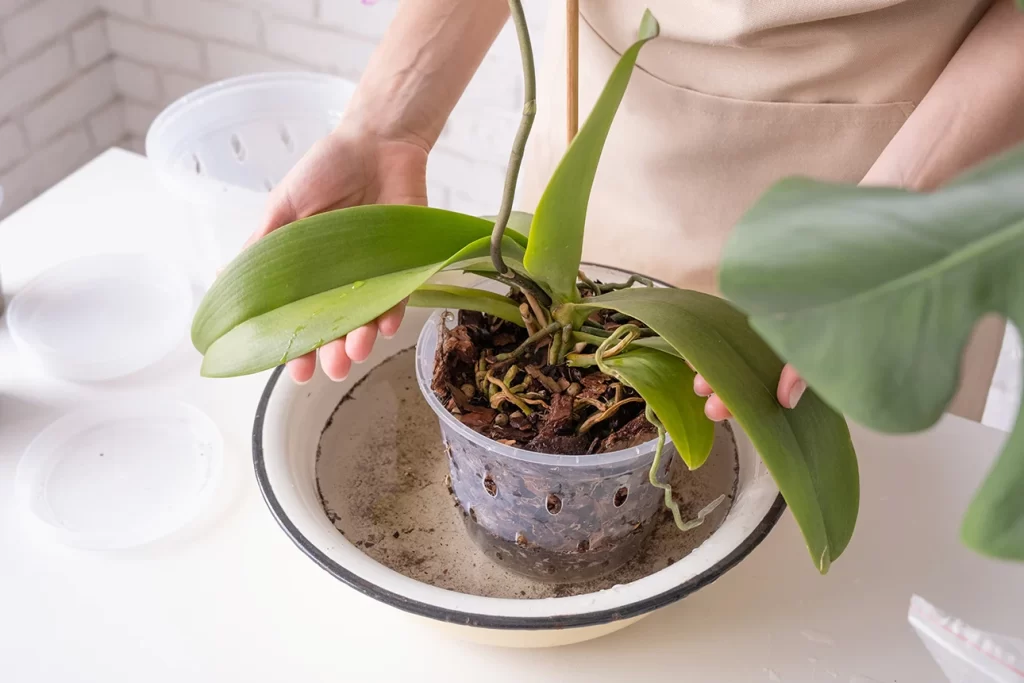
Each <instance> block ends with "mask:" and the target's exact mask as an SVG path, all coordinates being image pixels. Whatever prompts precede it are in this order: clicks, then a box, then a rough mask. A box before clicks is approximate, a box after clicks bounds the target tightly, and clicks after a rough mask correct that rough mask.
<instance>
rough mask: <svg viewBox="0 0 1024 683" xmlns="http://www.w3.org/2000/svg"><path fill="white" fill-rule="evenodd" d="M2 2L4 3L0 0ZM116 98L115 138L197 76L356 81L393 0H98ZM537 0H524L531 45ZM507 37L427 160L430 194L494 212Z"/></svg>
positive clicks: (135, 142)
mask: <svg viewBox="0 0 1024 683" xmlns="http://www.w3.org/2000/svg"><path fill="white" fill-rule="evenodd" d="M2 1H5V0H0V2H2ZM6 1H7V2H10V1H11V0H6ZM99 3H100V5H101V6H102V7H103V8H104V9H105V10H106V11H107V19H106V32H107V35H108V37H109V40H110V45H111V47H112V51H113V53H114V75H115V84H116V87H117V90H118V94H119V95H120V96H121V97H122V98H123V99H124V101H125V110H124V123H125V126H126V128H127V130H128V132H129V134H130V136H131V137H130V139H129V140H127V141H125V143H124V144H125V145H126V146H128V147H130V148H133V149H142V146H143V143H142V138H143V137H144V136H145V132H146V130H147V128H148V126H149V124H150V123H151V122H152V118H153V117H155V116H156V114H157V113H158V112H159V110H160V109H161V108H162V107H164V106H166V105H167V104H168V103H170V102H172V101H173V100H175V99H177V98H179V97H181V96H182V95H183V94H185V93H187V92H189V91H190V90H193V89H195V88H197V87H199V86H201V85H203V84H205V83H210V82H213V81H217V80H221V79H224V78H230V77H232V76H239V75H243V74H248V73H254V72H258V71H288V70H313V71H324V72H328V73H333V74H337V75H341V76H343V77H346V78H349V79H351V80H358V78H359V76H360V74H361V72H362V70H363V69H364V68H365V66H366V63H367V61H368V60H369V58H370V55H371V54H372V53H373V50H374V48H375V47H376V45H377V42H378V41H379V40H380V38H381V36H382V35H383V34H384V31H385V30H386V29H387V26H388V24H389V23H390V21H391V19H392V18H393V17H394V15H395V12H396V11H397V8H398V0H378V1H377V2H375V3H374V2H370V3H369V4H364V2H363V1H362V0H99ZM546 5H547V3H546V2H544V0H527V1H526V9H527V13H528V16H529V17H530V20H531V22H530V23H531V28H532V29H533V31H534V38H535V44H536V47H537V49H538V50H539V49H540V48H541V43H542V40H541V37H542V32H543V24H544V19H545V18H546V12H547V7H546ZM518 55H519V53H518V47H517V45H516V39H515V33H514V31H513V29H512V27H511V26H509V27H507V28H506V30H505V31H503V33H502V35H501V36H500V37H499V39H498V41H497V42H496V44H495V47H494V49H493V50H492V51H491V53H490V54H489V55H488V57H487V59H486V60H485V62H484V65H483V66H482V67H481V69H480V72H479V73H478V75H477V77H476V78H474V79H473V82H472V83H471V84H470V87H469V88H468V89H467V92H466V96H465V97H464V98H463V101H462V102H461V103H460V104H459V106H458V107H457V108H456V111H455V113H454V114H453V116H452V119H451V121H450V122H449V125H448V127H447V128H446V129H445V131H444V134H443V135H442V137H441V140H440V141H439V143H438V148H437V153H436V154H434V155H433V156H432V158H431V161H430V168H429V184H430V188H431V192H430V197H431V201H432V202H433V203H435V204H437V205H443V206H446V207H452V208H461V209H465V210H476V209H483V210H485V211H487V212H494V211H495V210H496V208H497V203H498V201H499V198H500V193H501V182H502V175H503V173H504V168H505V164H506V163H507V159H508V151H509V145H511V142H512V137H513V135H514V134H515V129H516V126H517V125H518V122H519V112H520V110H521V106H522V104H521V98H522V78H521V76H520V74H519V70H520V65H519V57H518Z"/></svg>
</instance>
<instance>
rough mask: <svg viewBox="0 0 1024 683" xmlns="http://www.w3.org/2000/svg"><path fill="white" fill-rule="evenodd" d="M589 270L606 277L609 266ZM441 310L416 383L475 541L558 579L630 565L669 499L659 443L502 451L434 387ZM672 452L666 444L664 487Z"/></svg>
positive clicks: (503, 558) (516, 566)
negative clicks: (586, 451) (585, 451)
mask: <svg viewBox="0 0 1024 683" xmlns="http://www.w3.org/2000/svg"><path fill="white" fill-rule="evenodd" d="M586 271H587V273H588V274H590V275H591V277H600V276H602V275H605V273H606V272H608V269H603V268H602V269H593V268H587V269H586ZM599 271H600V272H599ZM612 272H615V271H612ZM626 277H627V276H626V275H625V274H623V275H622V277H621V278H620V277H618V276H616V277H614V279H616V280H618V279H622V280H624V279H625V278H626ZM444 314H445V311H437V312H435V313H434V315H432V316H431V317H430V319H429V320H428V321H427V324H426V325H425V326H424V328H423V330H422V332H421V333H420V337H419V341H418V342H417V344H416V377H417V380H418V382H419V386H420V390H421V391H422V392H423V396H424V397H425V398H426V401H427V403H428V405H430V407H431V409H433V411H434V412H435V413H436V414H437V417H438V420H439V421H440V423H441V436H442V439H443V440H444V443H445V450H446V451H447V453H448V458H449V461H448V465H449V473H450V476H451V489H452V493H453V495H454V497H455V499H456V502H457V504H458V506H459V508H460V510H461V512H462V514H463V519H464V521H465V523H466V529H467V530H468V532H469V534H470V537H471V538H472V539H473V541H474V542H475V543H476V544H477V546H479V547H480V549H481V550H483V551H484V553H486V555H487V556H488V557H489V558H491V559H492V560H494V561H497V562H499V563H501V564H503V565H505V566H506V567H507V568H508V569H510V570H512V571H514V572H516V573H518V574H523V575H525V576H529V577H531V578H533V579H536V580H539V581H545V582H552V583H570V582H575V581H586V580H590V579H593V578H597V577H600V576H603V575H605V574H608V573H610V572H612V571H614V570H616V569H617V568H619V567H621V566H622V565H623V564H625V563H626V562H628V561H629V560H630V559H632V558H633V557H634V556H635V555H636V554H637V552H639V550H640V547H641V546H642V545H643V543H644V541H645V540H646V539H647V537H648V535H649V534H650V532H651V530H652V528H653V524H652V518H653V517H654V516H655V515H656V514H658V513H659V511H660V510H661V508H662V504H663V501H664V493H663V492H662V491H661V489H658V488H656V487H654V486H651V484H650V482H649V481H648V473H649V471H650V468H651V464H652V463H653V461H654V452H655V441H650V442H647V443H645V444H642V445H640V446H637V447H635V448H630V449H627V450H621V451H615V452H611V453H601V454H596V455H579V456H575V455H573V456H567V455H548V454H544V453H537V452H534V451H527V450H522V449H519V448H513V447H509V446H505V445H503V444H500V443H497V442H495V441H493V440H491V439H489V438H487V437H485V436H484V435H482V434H479V433H477V432H475V431H473V430H472V429H470V428H469V427H466V426H465V425H463V424H462V423H461V422H459V421H458V420H457V419H455V418H454V417H453V416H452V414H451V413H449V412H448V410H447V409H446V408H445V407H444V405H442V403H441V401H440V400H438V398H437V396H436V395H435V394H434V392H433V390H432V389H431V386H430V385H431V378H432V376H433V369H434V354H435V350H436V348H437V342H438V333H439V332H440V327H439V326H440V325H441V324H442V321H443V320H444V319H445V317H446V316H445V315H444ZM451 317H452V316H448V318H451ZM445 324H448V325H450V326H454V322H449V323H445ZM675 454H676V450H675V447H674V446H673V445H672V443H671V440H667V442H666V445H665V452H664V454H663V457H662V462H663V464H662V466H661V470H660V472H659V479H661V480H662V481H665V480H666V479H667V478H668V473H669V469H670V468H671V467H672V465H673V463H674V462H675V460H676V455H675Z"/></svg>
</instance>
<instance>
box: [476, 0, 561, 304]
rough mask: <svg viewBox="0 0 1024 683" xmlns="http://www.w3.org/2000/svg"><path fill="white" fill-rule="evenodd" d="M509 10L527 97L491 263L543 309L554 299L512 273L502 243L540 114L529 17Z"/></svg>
mask: <svg viewBox="0 0 1024 683" xmlns="http://www.w3.org/2000/svg"><path fill="white" fill-rule="evenodd" d="M508 6H509V9H510V10H511V13H512V23H514V24H515V27H516V36H517V37H518V39H519V52H520V54H521V56H522V59H523V91H524V94H525V97H524V102H523V116H522V118H521V119H520V121H519V130H518V131H516V137H515V140H514V141H513V143H512V153H511V155H509V159H508V170H507V171H506V173H505V189H504V191H503V192H502V195H501V208H500V209H499V210H498V216H497V218H496V219H495V220H494V229H493V230H492V232H491V262H492V263H493V264H494V268H495V270H497V271H498V275H501V276H503V277H506V278H508V280H509V281H510V282H511V283H512V284H514V285H516V286H517V287H518V288H519V289H521V290H522V291H523V292H524V293H526V292H530V293H531V294H532V295H533V296H534V297H536V299H537V300H538V301H539V302H541V303H542V304H543V305H545V306H548V305H550V304H551V297H549V296H548V295H547V293H545V292H544V290H543V289H541V288H540V287H538V286H537V285H536V283H534V282H531V281H530V280H529V279H528V278H525V277H523V276H522V275H520V274H519V273H517V272H515V271H514V270H510V269H509V267H508V266H507V265H506V264H505V260H504V259H503V258H502V256H501V241H502V239H503V238H504V236H505V228H506V227H507V226H508V219H509V216H511V215H512V201H513V200H514V199H515V194H516V183H517V182H518V180H519V167H520V166H522V163H523V153H524V152H525V150H526V141H527V139H529V137H530V129H531V128H533V117H534V116H535V115H536V113H537V77H536V73H535V70H534V66H533V46H532V45H531V44H530V30H529V28H528V27H527V25H526V15H525V14H524V13H523V3H522V2H521V0H508Z"/></svg>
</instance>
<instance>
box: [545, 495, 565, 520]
mask: <svg viewBox="0 0 1024 683" xmlns="http://www.w3.org/2000/svg"><path fill="white" fill-rule="evenodd" d="M561 511H562V499H561V498H559V497H558V496H556V495H555V494H553V493H549V494H548V512H550V513H551V514H553V515H557V514H558V513H559V512H561Z"/></svg>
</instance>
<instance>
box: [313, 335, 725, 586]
mask: <svg viewBox="0 0 1024 683" xmlns="http://www.w3.org/2000/svg"><path fill="white" fill-rule="evenodd" d="M414 364H415V352H414V350H412V349H410V350H407V351H404V352H401V353H399V354H397V355H395V356H393V357H391V358H390V359H389V360H386V361H384V362H383V363H381V364H380V365H379V366H377V367H376V368H374V369H373V370H372V371H371V372H370V373H369V374H368V375H367V376H366V377H365V378H364V379H363V381H361V382H360V383H359V384H358V385H356V386H355V387H354V388H353V389H352V391H351V392H350V393H349V394H348V395H347V396H346V397H345V398H344V399H343V400H342V401H341V403H340V404H339V405H338V407H337V409H336V410H335V412H334V414H333V415H332V417H331V419H330V421H328V423H327V425H326V427H325V428H324V431H323V434H322V436H321V438H320V444H319V448H318V451H317V462H316V480H317V487H318V491H319V495H320V499H321V502H322V505H323V508H324V511H325V513H326V515H327V516H328V518H329V519H330V520H331V521H332V522H333V523H334V526H335V527H336V528H337V529H338V531H339V532H340V533H342V534H343V535H344V536H345V537H346V538H347V539H348V540H349V541H351V542H352V543H353V544H355V545H356V546H357V547H358V548H360V549H361V550H362V551H363V552H364V553H366V554H367V555H369V556H370V557H372V558H373V559H374V560H376V561H378V562H380V563H381V564H383V565H384V566H386V567H389V568H390V569H393V570H395V571H397V572H399V573H401V574H404V575H405V576H408V577H410V578H412V579H415V580H418V581H422V582H424V583H428V584H431V585H434V586H437V587H440V588H446V589H450V590H453V591H457V592H460V593H468V594H472V595H479V596H484V597H500V598H543V597H563V596H570V595H580V594H585V593H591V592H594V591H598V590H601V589H605V588H610V587H612V586H614V585H616V584H625V583H630V582H632V581H635V580H637V579H640V578H642V577H644V576H648V575H650V574H653V573H655V572H657V571H659V570H661V569H664V568H665V567H666V566H668V565H670V564H672V563H673V562H676V561H678V560H679V559H680V558H682V557H684V556H686V555H687V554H688V553H690V551H692V550H693V549H694V548H696V547H697V546H699V545H700V544H701V543H703V542H704V540H705V539H707V538H708V537H709V536H710V535H711V534H712V533H713V532H714V531H715V529H716V528H717V527H718V526H719V524H720V523H721V520H723V519H724V518H725V516H726V515H727V514H728V512H729V507H730V505H731V502H732V497H733V493H734V491H735V487H736V481H737V476H736V472H737V459H736V447H735V442H734V440H733V437H732V434H731V432H730V431H729V429H728V427H727V426H719V428H718V430H717V431H716V438H715V446H714V450H713V452H712V454H711V457H710V458H709V459H708V462H707V464H705V465H704V466H703V467H701V468H700V469H698V470H696V471H694V472H688V471H687V470H686V468H685V466H683V465H682V464H681V463H679V462H675V463H673V465H672V469H671V474H670V481H671V483H672V484H673V490H674V491H675V492H676V496H677V500H678V501H679V504H680V507H681V508H682V511H683V513H684V516H685V517H687V518H692V517H695V516H696V514H697V511H698V510H700V509H701V508H703V507H704V506H705V505H707V504H708V503H710V502H711V501H713V500H715V499H716V498H717V497H718V496H719V495H722V494H724V495H725V496H726V501H725V502H723V503H722V504H721V505H719V506H718V507H717V508H716V509H715V510H714V512H713V513H712V514H710V515H709V516H708V517H707V519H706V520H705V523H704V524H703V525H702V526H699V527H697V528H696V529H693V530H691V531H688V532H680V531H679V530H678V529H677V528H676V527H675V525H674V524H673V523H672V520H671V517H670V516H669V515H668V513H667V512H665V513H664V514H660V515H659V516H658V517H657V522H656V524H655V528H654V529H653V531H652V532H651V534H650V537H649V538H648V539H647V540H646V541H645V543H644V545H643V546H642V547H641V549H640V552H639V554H638V555H637V556H636V558H635V559H634V560H632V561H631V562H629V563H628V564H626V565H624V566H623V567H622V568H620V569H619V570H617V571H615V572H614V573H612V574H610V575H608V576H606V577H604V578H602V579H598V580H594V581H588V582H582V583H572V584H562V585H558V584H550V583H541V582H538V581H535V580H532V579H528V578H525V577H523V576H520V575H518V574H515V573H512V572H510V571H509V570H508V569H506V568H505V567H503V566H502V565H501V564H500V562H501V561H502V560H500V559H498V557H497V556H495V557H493V558H492V557H491V556H490V555H485V554H484V553H483V552H481V550H479V549H478V547H477V546H476V545H475V544H474V543H473V541H472V540H471V539H470V538H469V535H468V534H467V531H466V524H469V525H470V527H472V522H471V520H468V519H467V520H466V524H464V521H463V516H462V514H461V513H460V510H459V508H458V506H457V504H456V502H455V501H454V500H453V498H452V496H451V494H450V493H449V490H448V486H447V479H446V477H447V475H448V462H447V456H446V454H445V450H444V447H443V445H442V442H441V438H440V430H439V427H438V422H437V418H436V416H435V415H434V413H433V412H432V411H431V410H430V408H429V406H427V405H426V403H425V401H424V400H423V397H422V395H421V394H420V390H419V388H418V386H417V381H416V372H415V365H414ZM506 560H507V558H506Z"/></svg>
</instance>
